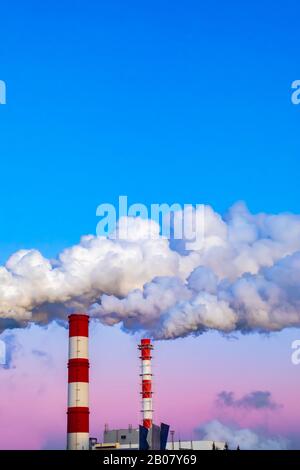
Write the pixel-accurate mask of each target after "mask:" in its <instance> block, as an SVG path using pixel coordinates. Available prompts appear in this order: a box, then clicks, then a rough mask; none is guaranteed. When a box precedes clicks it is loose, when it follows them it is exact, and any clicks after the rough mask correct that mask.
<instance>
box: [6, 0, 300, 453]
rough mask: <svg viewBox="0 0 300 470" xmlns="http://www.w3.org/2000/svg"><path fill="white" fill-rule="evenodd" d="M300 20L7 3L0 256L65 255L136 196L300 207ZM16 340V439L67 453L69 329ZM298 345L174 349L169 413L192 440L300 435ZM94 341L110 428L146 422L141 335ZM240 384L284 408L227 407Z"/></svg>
mask: <svg viewBox="0 0 300 470" xmlns="http://www.w3.org/2000/svg"><path fill="white" fill-rule="evenodd" d="M299 13H300V6H299V2H297V1H296V0H294V1H286V2H282V1H276V0H275V1H257V0H255V1H251V2H249V1H248V2H243V3H241V2H237V1H228V2H226V3H225V2H221V1H218V2H213V3H211V2H198V1H190V0H187V1H185V2H182V1H178V0H174V1H172V2H170V1H169V2H167V1H164V0H160V1H156V0H153V1H152V2H138V1H130V0H129V1H127V2H124V1H116V0H109V1H90V2H88V3H87V2H83V1H72V2H71V1H65V0H62V1H61V2H59V3H58V2H56V4H55V3H53V2H50V1H49V0H45V1H44V2H38V1H32V0H29V1H28V2H26V3H25V2H21V1H15V0H12V1H10V2H6V3H5V4H2V5H1V11H0V15H1V28H0V79H1V80H5V81H6V84H7V105H5V106H0V139H1V140H0V142H1V146H0V155H1V184H0V215H1V235H0V243H1V245H0V246H1V250H0V262H1V263H4V262H5V260H6V259H7V257H8V256H9V255H10V254H11V253H12V252H14V251H15V250H16V249H20V248H37V249H40V250H41V251H42V252H43V254H44V255H46V256H49V257H55V256H56V254H57V253H58V251H59V250H61V249H62V248H64V247H67V246H70V245H72V244H74V243H77V242H78V241H79V238H80V236H81V235H83V234H87V233H95V229H96V224H97V218H96V215H95V213H96V207H97V206H98V205H99V204H101V203H106V202H110V203H116V202H117V200H118V196H119V195H121V194H125V195H128V197H129V203H134V202H141V203H145V204H147V205H150V204H151V203H157V202H158V203H163V202H167V203H173V202H178V203H181V204H184V203H206V204H211V205H212V206H213V207H214V208H215V209H216V210H217V211H219V212H221V213H224V212H225V211H226V210H227V209H228V208H229V207H230V206H231V205H232V204H233V203H235V202H236V201H237V200H244V201H245V202H246V203H247V205H248V206H249V208H250V210H252V211H253V212H260V211H264V212H273V213H277V212H282V211H290V212H294V213H300V197H299V196H300V185H299V180H300V158H299V151H300V140H299V124H300V106H294V105H292V103H291V83H292V82H293V81H294V80H296V79H300V70H299V58H298V57H299V50H298V49H299V47H298V46H299V39H300V32H299ZM4 335H9V338H10V339H9V344H10V349H11V354H12V358H11V363H10V368H8V369H0V379H1V380H0V391H1V403H0V448H8V447H9V448H18V447H20V446H21V447H23V448H53V447H55V448H57V447H63V446H64V445H65V407H66V386H65V380H66V368H65V364H66V360H67V349H66V348H67V343H66V337H67V332H66V330H65V329H64V328H62V327H59V326H57V325H50V326H49V327H48V328H47V329H42V328H38V327H31V328H30V329H26V330H23V331H10V332H9V333H4ZM298 338H300V332H299V331H297V330H291V331H285V332H283V333H280V334H275V335H272V336H271V337H269V338H267V337H265V336H257V335H251V336H243V337H240V336H238V337H237V339H233V338H232V339H226V338H223V337H221V336H220V335H217V334H215V333H209V334H206V335H203V336H201V337H198V338H187V339H184V340H177V341H174V342H165V343H164V342H159V343H158V344H157V346H156V354H155V364H154V366H155V387H156V397H155V409H156V418H157V420H159V419H163V420H165V421H167V422H169V423H170V424H171V426H172V427H173V428H175V429H176V431H177V432H178V434H180V435H181V436H183V437H189V436H194V431H193V430H194V429H195V428H196V427H198V426H199V425H200V424H201V423H202V422H205V421H209V420H211V419H213V418H218V419H220V420H225V421H226V422H235V423H238V424H239V425H241V426H245V427H261V428H262V427H263V428H264V429H265V430H266V432H269V433H275V434H280V435H284V436H290V435H294V434H295V435H296V434H297V432H298V430H299V422H300V406H299V400H298V393H297V390H298V389H299V385H300V379H299V377H300V375H299V374H300V366H298V367H296V366H293V365H292V364H291V360H290V355H291V342H292V340H294V339H298ZM91 340H92V341H91V358H92V371H93V384H92V391H91V408H92V410H93V411H92V415H91V426H92V432H93V433H94V434H96V435H97V436H99V437H100V433H102V429H103V425H104V423H105V422H108V423H109V424H110V425H111V426H124V425H125V426H126V425H127V424H129V423H133V424H137V422H138V420H139V395H138V391H137V386H138V380H139V377H138V360H137V352H136V341H137V338H135V337H130V336H128V335H126V334H125V333H123V332H122V331H121V330H120V329H119V328H111V329H110V328H109V327H103V326H100V325H97V326H96V325H94V327H93V332H92V338H91ZM170 363H172V367H170ZM54 384H55V385H54ZM222 390H227V391H233V392H235V394H236V395H237V396H241V395H243V394H246V393H248V392H250V391H253V390H269V391H271V392H272V397H273V399H274V400H275V401H276V402H278V403H280V404H282V405H283V406H282V407H281V408H280V409H278V410H276V411H263V412H259V413H258V412H250V413H245V412H241V411H237V410H222V409H219V408H218V407H216V405H215V399H216V395H217V393H219V392H220V391H222ZM169 393H171V394H172V400H170V399H169V396H168V394H169ZM28 403H31V404H33V405H34V407H33V409H32V410H30V408H29V406H28ZM24 405H25V406H24ZM28 427H30V430H31V432H30V433H28V432H27V431H26V429H28ZM298 442H299V444H298V445H299V448H300V438H299V441H298Z"/></svg>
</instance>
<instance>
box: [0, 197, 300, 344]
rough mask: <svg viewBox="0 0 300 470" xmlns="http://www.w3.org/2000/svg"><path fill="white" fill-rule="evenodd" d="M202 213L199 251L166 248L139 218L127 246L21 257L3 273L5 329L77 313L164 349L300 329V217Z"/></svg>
mask: <svg viewBox="0 0 300 470" xmlns="http://www.w3.org/2000/svg"><path fill="white" fill-rule="evenodd" d="M204 212H205V224H204V228H205V233H204V243H203V246H202V247H201V249H199V250H198V251H191V252H188V253H186V252H185V251H184V250H182V243H179V242H178V241H174V240H173V241H169V240H166V239H163V238H159V237H158V234H159V226H158V225H157V224H156V223H155V222H153V221H150V220H142V219H140V218H136V219H132V218H130V219H126V220H124V219H121V220H120V221H119V229H120V228H122V224H123V223H125V222H126V223H127V224H128V225H129V235H128V238H127V240H118V239H114V238H113V237H106V238H105V237H95V236H86V237H83V238H82V240H81V242H80V244H78V245H76V246H73V247H72V248H69V249H66V250H64V251H63V252H62V253H61V254H60V255H59V256H58V258H57V259H56V260H54V261H51V260H48V259H45V258H44V257H43V256H42V255H41V253H39V252H38V251H36V250H21V251H18V252H17V253H15V254H14V255H12V256H11V257H10V258H9V260H8V261H7V263H6V265H5V266H3V267H0V327H2V329H4V328H7V327H14V326H24V325H26V324H28V322H32V321H33V322H36V323H41V324H43V323H48V322H49V321H51V320H53V319H65V318H66V315H67V314H68V313H69V312H71V311H74V310H88V312H89V313H90V315H92V316H93V317H95V318H98V319H100V321H101V322H103V323H105V324H109V325H112V324H115V323H122V325H123V326H124V328H125V330H128V331H137V330H141V331H145V332H147V334H149V335H151V336H152V337H154V338H157V339H168V338H176V337H180V336H186V335H189V334H200V333H202V332H204V331H206V330H208V329H214V330H218V331H221V332H225V333H226V332H234V331H242V332H251V331H263V332H268V331H279V330H282V329H283V328H287V327H293V326H294V327H295V326H300V289H299V286H300V216H298V215H292V214H279V215H268V214H258V215H252V214H251V213H250V212H249V211H248V210H247V208H246V207H245V205H244V204H237V205H235V206H234V207H233V208H232V209H231V210H230V211H229V213H228V214H227V215H226V216H225V217H223V218H222V217H221V216H220V215H219V214H217V213H216V212H214V210H213V209H212V208H210V207H205V211H204ZM149 233H152V234H153V235H156V237H152V238H151V237H149Z"/></svg>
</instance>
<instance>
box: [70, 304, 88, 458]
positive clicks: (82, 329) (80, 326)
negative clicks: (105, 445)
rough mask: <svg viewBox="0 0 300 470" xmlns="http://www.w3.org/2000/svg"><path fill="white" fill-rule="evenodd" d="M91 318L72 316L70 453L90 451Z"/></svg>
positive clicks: (80, 315)
mask: <svg viewBox="0 0 300 470" xmlns="http://www.w3.org/2000/svg"><path fill="white" fill-rule="evenodd" d="M88 337H89V317H88V315H85V314H79V313H78V314H73V315H70V316H69V362H68V413H67V414H68V429H67V433H68V437H67V449H68V450H88V449H89V359H88V357H89V353H88V340H89V338H88Z"/></svg>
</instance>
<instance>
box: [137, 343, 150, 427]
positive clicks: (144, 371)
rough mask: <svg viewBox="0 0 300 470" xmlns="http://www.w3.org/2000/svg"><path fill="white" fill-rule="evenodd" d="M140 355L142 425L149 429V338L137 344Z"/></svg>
mask: <svg viewBox="0 0 300 470" xmlns="http://www.w3.org/2000/svg"><path fill="white" fill-rule="evenodd" d="M138 348H139V350H140V352H141V355H140V359H141V377H142V391H141V395H142V414H143V426H144V427H145V428H147V429H151V427H152V423H153V409H152V395H153V391H152V369H151V359H152V356H151V351H152V349H153V346H152V344H151V340H150V339H148V338H144V339H142V340H141V343H140V344H139V346H138Z"/></svg>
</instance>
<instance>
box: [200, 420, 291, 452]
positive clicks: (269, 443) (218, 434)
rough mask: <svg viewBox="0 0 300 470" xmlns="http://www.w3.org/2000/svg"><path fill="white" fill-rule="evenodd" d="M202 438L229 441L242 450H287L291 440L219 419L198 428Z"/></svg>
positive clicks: (229, 443) (231, 445) (233, 447)
mask: <svg viewBox="0 0 300 470" xmlns="http://www.w3.org/2000/svg"><path fill="white" fill-rule="evenodd" d="M196 431H197V434H198V435H199V436H200V437H201V439H204V440H208V441H218V442H219V441H220V442H227V444H228V445H229V448H230V449H237V447H239V448H240V449H241V450H287V449H288V448H289V446H290V442H289V441H288V440H287V439H285V438H284V437H281V436H266V435H263V434H262V433H261V432H256V431H254V430H252V429H248V428H238V427H236V426H230V425H228V424H224V423H221V422H220V421H218V420H213V421H209V422H207V423H204V424H203V425H202V426H201V427H200V428H198V429H197V430H196Z"/></svg>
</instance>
